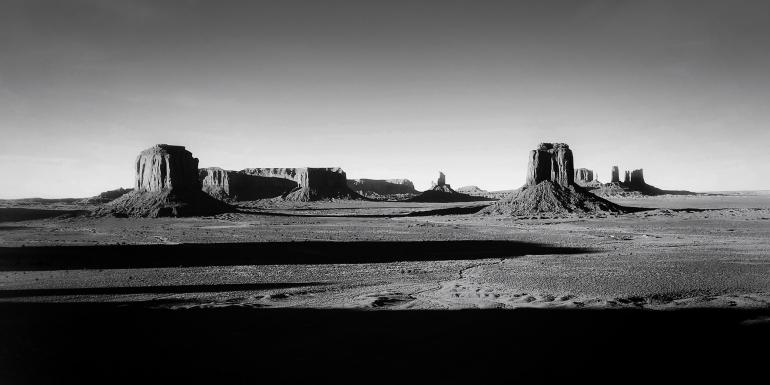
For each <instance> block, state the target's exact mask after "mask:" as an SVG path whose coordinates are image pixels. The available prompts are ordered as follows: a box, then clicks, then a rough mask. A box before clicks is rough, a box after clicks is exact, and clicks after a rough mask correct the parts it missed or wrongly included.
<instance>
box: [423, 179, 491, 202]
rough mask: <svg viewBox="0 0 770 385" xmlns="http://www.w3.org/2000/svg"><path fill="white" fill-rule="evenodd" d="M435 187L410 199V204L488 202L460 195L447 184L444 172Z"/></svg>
mask: <svg viewBox="0 0 770 385" xmlns="http://www.w3.org/2000/svg"><path fill="white" fill-rule="evenodd" d="M432 185H433V187H432V188H431V189H430V190H427V191H423V192H422V193H421V194H420V195H418V196H416V197H414V198H411V199H409V200H408V201H409V202H437V203H445V202H472V201H483V200H488V199H487V198H484V197H478V196H471V195H468V194H463V193H459V192H457V191H455V190H453V189H452V186H450V185H449V184H447V183H446V176H445V175H444V173H443V172H439V175H438V180H437V181H436V182H433V183H432Z"/></svg>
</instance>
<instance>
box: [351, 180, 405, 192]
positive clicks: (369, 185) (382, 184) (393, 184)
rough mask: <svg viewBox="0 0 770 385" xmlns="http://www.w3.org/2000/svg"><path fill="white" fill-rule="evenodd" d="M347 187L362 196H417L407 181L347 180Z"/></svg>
mask: <svg viewBox="0 0 770 385" xmlns="http://www.w3.org/2000/svg"><path fill="white" fill-rule="evenodd" d="M347 183H348V187H350V189H351V190H353V191H355V192H357V193H359V194H362V195H368V194H377V195H392V194H417V193H418V191H417V190H415V188H414V183H412V181H410V180H409V179H348V182H347Z"/></svg>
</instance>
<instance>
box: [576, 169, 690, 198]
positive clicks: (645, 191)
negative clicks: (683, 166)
mask: <svg viewBox="0 0 770 385" xmlns="http://www.w3.org/2000/svg"><path fill="white" fill-rule="evenodd" d="M612 171H613V178H614V175H615V172H616V171H617V166H615V167H613V168H612ZM586 187H590V188H591V192H593V193H594V194H596V195H599V196H602V197H613V196H614V197H620V196H640V195H697V194H696V193H694V192H691V191H686V190H662V189H659V188H657V187H655V186H651V185H649V184H647V182H646V181H645V180H644V170H642V169H636V170H633V171H625V175H624V178H623V182H613V183H607V184H597V185H590V186H586Z"/></svg>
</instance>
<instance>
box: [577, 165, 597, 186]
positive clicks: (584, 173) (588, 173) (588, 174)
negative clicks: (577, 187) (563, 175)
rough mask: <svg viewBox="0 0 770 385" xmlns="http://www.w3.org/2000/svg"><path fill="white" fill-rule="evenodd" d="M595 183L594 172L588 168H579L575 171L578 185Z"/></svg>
mask: <svg viewBox="0 0 770 385" xmlns="http://www.w3.org/2000/svg"><path fill="white" fill-rule="evenodd" d="M593 181H594V172H593V170H589V169H587V168H578V169H576V170H575V182H576V183H578V184H581V183H590V182H593Z"/></svg>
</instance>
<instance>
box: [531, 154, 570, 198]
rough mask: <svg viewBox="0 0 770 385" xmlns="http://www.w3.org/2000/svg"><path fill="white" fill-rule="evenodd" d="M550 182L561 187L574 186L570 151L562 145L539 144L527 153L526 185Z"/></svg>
mask: <svg viewBox="0 0 770 385" xmlns="http://www.w3.org/2000/svg"><path fill="white" fill-rule="evenodd" d="M543 181H551V182H553V183H555V184H558V185H560V186H563V187H568V186H571V185H573V184H575V169H574V164H573V159H572V150H570V149H569V146H568V145H566V144H564V143H540V145H538V148H537V149H536V150H532V151H530V153H529V165H528V166H527V185H528V186H535V185H537V184H538V183H540V182H543Z"/></svg>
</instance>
